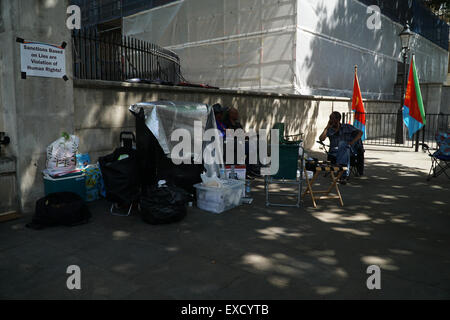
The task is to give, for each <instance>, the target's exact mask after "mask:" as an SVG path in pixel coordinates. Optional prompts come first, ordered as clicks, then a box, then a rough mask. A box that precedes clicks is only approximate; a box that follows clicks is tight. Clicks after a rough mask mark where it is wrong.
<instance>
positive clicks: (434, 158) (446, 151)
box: [422, 132, 450, 181]
mask: <svg viewBox="0 0 450 320" xmlns="http://www.w3.org/2000/svg"><path fill="white" fill-rule="evenodd" d="M436 143H437V148H436V149H431V148H430V147H429V146H428V145H427V144H425V143H423V144H422V149H423V150H424V152H428V155H429V156H430V158H431V168H430V172H429V173H428V177H427V181H430V180H431V178H436V177H438V176H440V175H441V174H445V175H446V176H447V178H449V179H450V175H449V173H447V170H449V169H450V133H449V132H439V133H437V134H436ZM433 151H434V152H433Z"/></svg>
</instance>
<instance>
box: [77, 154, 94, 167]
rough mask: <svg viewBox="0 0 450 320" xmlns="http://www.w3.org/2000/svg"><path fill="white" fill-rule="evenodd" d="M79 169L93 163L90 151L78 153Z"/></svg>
mask: <svg viewBox="0 0 450 320" xmlns="http://www.w3.org/2000/svg"><path fill="white" fill-rule="evenodd" d="M76 158H77V169H84V168H86V167H87V166H89V164H90V163H91V157H90V156H89V154H88V153H82V154H77V155H76Z"/></svg>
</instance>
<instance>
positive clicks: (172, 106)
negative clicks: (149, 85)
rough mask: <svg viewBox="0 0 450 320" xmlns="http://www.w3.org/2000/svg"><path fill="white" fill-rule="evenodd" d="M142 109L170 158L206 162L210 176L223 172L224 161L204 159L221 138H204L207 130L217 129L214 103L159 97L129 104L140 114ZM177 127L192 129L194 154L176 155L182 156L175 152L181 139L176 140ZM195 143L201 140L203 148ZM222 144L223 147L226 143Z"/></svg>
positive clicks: (192, 150) (192, 149)
mask: <svg viewBox="0 0 450 320" xmlns="http://www.w3.org/2000/svg"><path fill="white" fill-rule="evenodd" d="M141 109H142V110H143V111H144V116H145V124H146V126H147V127H148V128H149V129H150V131H151V132H152V134H153V135H154V136H155V138H156V139H157V140H158V143H159V145H160V146H161V148H162V150H163V151H164V153H165V154H166V156H167V157H168V158H171V159H172V160H183V159H186V158H189V159H193V160H194V161H195V162H196V163H202V162H203V163H204V167H205V169H206V170H207V173H208V176H211V175H213V174H214V173H215V174H216V175H217V176H219V174H220V167H221V165H219V164H208V163H206V162H205V161H204V159H203V155H204V152H205V149H206V147H207V145H209V144H210V143H211V142H214V141H220V140H219V137H218V136H217V135H215V136H214V139H216V140H214V141H203V138H204V137H203V134H204V133H205V131H206V130H208V129H216V130H217V126H216V120H215V117H214V112H213V110H212V108H211V107H210V106H208V105H206V104H201V103H194V102H192V103H191V102H173V101H156V102H142V103H137V104H135V105H132V106H130V108H129V110H130V111H131V112H132V113H134V114H139V112H140V111H141ZM196 122H197V123H200V124H201V132H196V131H195V124H196ZM177 129H184V130H187V132H188V133H189V135H190V138H191V154H183V155H182V157H180V158H179V159H174V157H177V156H179V155H175V154H172V150H173V149H174V147H175V146H176V145H177V144H179V143H180V141H172V134H173V133H174V131H175V130H177ZM200 139H201V140H200ZM195 143H200V144H199V145H200V146H201V148H200V149H201V150H196V148H195V147H194V144H195ZM218 146H220V148H221V146H222V145H221V144H220V145H218ZM184 151H185V150H184ZM218 151H219V152H220V153H221V154H222V149H218ZM220 156H221V155H220Z"/></svg>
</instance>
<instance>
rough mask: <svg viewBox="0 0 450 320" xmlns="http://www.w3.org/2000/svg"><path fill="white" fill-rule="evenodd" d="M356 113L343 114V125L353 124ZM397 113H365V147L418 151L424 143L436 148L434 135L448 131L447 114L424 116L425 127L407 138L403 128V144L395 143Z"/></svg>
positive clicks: (406, 132) (405, 129)
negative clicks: (388, 147)
mask: <svg viewBox="0 0 450 320" xmlns="http://www.w3.org/2000/svg"><path fill="white" fill-rule="evenodd" d="M355 115H356V113H354V112H351V113H350V112H349V113H344V114H343V118H342V121H343V123H350V124H353V120H354V117H355ZM397 117H398V114H397V113H366V140H365V141H364V144H366V145H379V146H391V147H405V148H413V147H416V151H418V150H419V147H420V143H426V144H427V145H428V146H430V147H431V148H436V141H435V134H436V133H437V132H439V131H448V130H449V129H450V115H449V114H442V113H441V114H426V116H425V118H426V125H425V126H424V127H423V128H422V129H421V130H419V131H418V132H416V133H415V134H414V135H413V137H412V138H410V137H409V134H408V129H407V128H406V127H405V126H404V127H403V141H404V142H403V143H402V144H399V143H396V137H395V129H396V125H397Z"/></svg>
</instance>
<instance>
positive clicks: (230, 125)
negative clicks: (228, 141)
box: [224, 108, 261, 177]
mask: <svg viewBox="0 0 450 320" xmlns="http://www.w3.org/2000/svg"><path fill="white" fill-rule="evenodd" d="M224 124H225V126H226V127H227V129H233V130H237V129H242V130H244V127H243V126H242V124H241V123H240V122H239V111H238V110H237V109H236V108H230V109H229V110H228V112H227V113H226V115H225V120H224ZM257 138H258V136H257ZM235 143H237V141H235ZM249 149H250V146H249V139H248V137H246V139H245V165H246V167H247V177H259V176H260V171H261V168H260V166H259V164H258V163H255V164H250V163H249V161H250V159H249V152H250V151H249Z"/></svg>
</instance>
